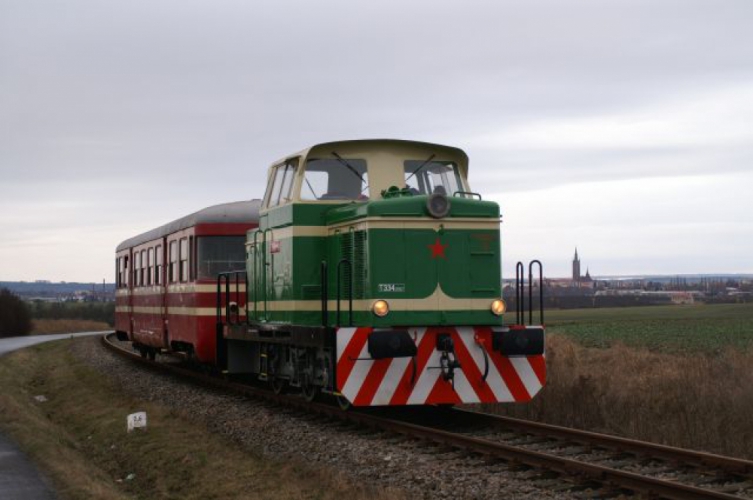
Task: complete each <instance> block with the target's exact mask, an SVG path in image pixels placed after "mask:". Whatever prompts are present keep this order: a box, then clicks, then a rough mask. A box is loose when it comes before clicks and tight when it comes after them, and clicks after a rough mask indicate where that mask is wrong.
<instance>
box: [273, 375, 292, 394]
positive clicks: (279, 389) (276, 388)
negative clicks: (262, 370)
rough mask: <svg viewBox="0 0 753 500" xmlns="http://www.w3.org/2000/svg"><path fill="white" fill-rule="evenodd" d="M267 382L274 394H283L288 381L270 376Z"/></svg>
mask: <svg viewBox="0 0 753 500" xmlns="http://www.w3.org/2000/svg"><path fill="white" fill-rule="evenodd" d="M269 384H270V385H271V386H272V392H274V393H275V394H284V393H285V391H286V390H287V388H288V381H287V380H285V379H284V378H280V377H274V378H272V380H271V381H270V382H269Z"/></svg>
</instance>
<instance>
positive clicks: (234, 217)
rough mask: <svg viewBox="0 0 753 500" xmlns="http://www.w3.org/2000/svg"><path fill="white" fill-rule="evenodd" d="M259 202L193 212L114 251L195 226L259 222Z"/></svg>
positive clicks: (131, 239) (226, 204)
mask: <svg viewBox="0 0 753 500" xmlns="http://www.w3.org/2000/svg"><path fill="white" fill-rule="evenodd" d="M260 205H261V200H247V201H235V202H232V203H222V204H221V205H213V206H211V207H207V208H204V209H201V210H199V211H198V212H194V213H192V214H190V215H186V216H185V217H181V218H180V219H176V220H174V221H172V222H168V223H167V224H165V225H163V226H160V227H158V228H155V229H152V230H150V231H147V232H145V233H141V234H139V235H138V236H134V237H133V238H128V239H127V240H125V241H123V242H122V243H121V244H120V245H118V247H117V249H116V251H117V252H119V251H121V250H125V249H126V248H131V247H134V246H137V245H140V244H142V243H146V242H148V241H152V240H156V239H158V238H162V237H164V236H167V235H169V234H172V233H174V232H176V231H180V230H182V229H186V228H189V227H192V226H195V225H197V224H212V223H215V224H217V223H219V224H242V223H251V222H258V221H259V206H260Z"/></svg>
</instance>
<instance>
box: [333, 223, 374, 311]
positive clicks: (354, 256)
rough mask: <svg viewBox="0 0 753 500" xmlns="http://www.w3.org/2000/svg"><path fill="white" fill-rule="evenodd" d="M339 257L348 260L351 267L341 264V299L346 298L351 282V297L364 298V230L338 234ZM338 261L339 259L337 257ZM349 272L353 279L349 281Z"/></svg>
mask: <svg viewBox="0 0 753 500" xmlns="http://www.w3.org/2000/svg"><path fill="white" fill-rule="evenodd" d="M340 259H347V260H348V261H350V263H351V266H352V269H351V268H349V266H347V265H342V266H341V271H340V290H341V292H340V293H341V297H342V298H343V299H347V298H348V294H349V293H350V284H351V282H352V283H353V299H354V300H357V299H362V298H364V290H365V287H366V278H367V276H366V231H350V232H347V233H344V234H342V235H341V236H340ZM338 262H339V259H338ZM351 272H352V273H353V280H352V281H351V276H350V275H351Z"/></svg>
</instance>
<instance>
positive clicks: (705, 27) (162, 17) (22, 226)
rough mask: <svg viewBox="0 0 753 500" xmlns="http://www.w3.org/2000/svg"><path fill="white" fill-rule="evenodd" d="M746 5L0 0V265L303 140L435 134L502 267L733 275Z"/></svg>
mask: <svg viewBox="0 0 753 500" xmlns="http://www.w3.org/2000/svg"><path fill="white" fill-rule="evenodd" d="M751 26H753V2H751V0H739V1H735V0H709V1H698V0H677V1H660V0H649V1H639V0H630V1H609V0H593V1H564V0H548V1H531V0H528V1H525V2H522V1H521V2H510V1H500V0H496V1H488V2H476V1H468V0H466V1H463V2H460V1H458V2H439V1H436V0H432V1H408V0H401V1H399V2H398V1H391V0H390V1H384V0H381V1H379V2H358V1H353V0H350V1H342V2H332V1H319V2H306V1H300V2H295V1H276V2H247V1H213V2H208V1H202V2H197V1H185V0H181V1H154V0H149V1H139V0H129V1H128V2H102V1H79V0H71V1H68V2H59V1H44V0H39V1H37V0H0V281H2V280H35V279H50V280H54V281H59V280H65V281H98V282H101V280H102V279H107V281H108V282H111V281H112V280H113V273H114V264H113V260H114V249H115V246H116V245H117V244H118V243H119V242H120V241H122V240H124V239H126V238H128V237H130V236H133V235H135V234H137V233H139V232H142V231H145V230H147V229H151V228H153V227H156V226H158V225H161V224H163V223H165V222H168V221H170V220H172V219H175V218H177V217H180V216H182V215H185V214H187V213H190V212H193V211H195V210H198V209H200V208H203V207H205V206H208V205H213V204H216V203H223V202H227V201H235V200H241V199H250V198H257V197H261V196H262V194H263V189H264V182H263V180H264V177H265V169H266V167H267V166H268V165H269V164H270V163H271V162H272V161H273V160H275V159H277V158H279V157H281V156H284V155H285V154H288V153H291V152H293V151H297V150H300V149H303V148H305V147H308V146H310V145H312V144H314V143H317V142H322V141H330V140H340V139H358V138H374V137H378V138H381V137H389V138H400V139H415V140H425V141H431V142H439V143H446V144H449V145H454V146H458V147H461V148H463V149H464V150H465V151H466V152H467V153H468V155H469V156H470V159H471V164H470V182H471V186H472V187H473V189H474V190H476V191H479V192H481V193H482V194H483V196H484V198H486V199H493V200H495V201H498V202H499V203H500V205H501V207H502V212H503V214H504V223H503V225H502V231H503V236H502V238H503V261H504V266H503V267H504V271H505V274H506V275H507V276H509V273H510V271H511V270H512V269H514V263H515V262H516V261H517V260H523V259H524V260H530V259H532V258H539V259H541V260H542V261H543V262H544V265H545V270H546V274H547V275H550V276H567V275H568V274H569V272H570V259H571V258H572V254H573V250H574V248H575V247H576V246H577V247H578V250H579V253H580V255H581V258H582V262H583V264H582V265H583V267H584V271H585V268H586V267H588V268H589V269H590V271H591V273H592V274H594V275H614V274H645V273H660V274H676V273H696V272H699V273H723V272H753V217H752V214H753V196H751V192H752V191H753V188H752V186H753V29H752V28H751Z"/></svg>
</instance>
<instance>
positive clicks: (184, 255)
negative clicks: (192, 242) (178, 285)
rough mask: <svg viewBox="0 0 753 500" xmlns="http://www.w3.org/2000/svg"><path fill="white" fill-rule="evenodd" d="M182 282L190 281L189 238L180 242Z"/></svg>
mask: <svg viewBox="0 0 753 500" xmlns="http://www.w3.org/2000/svg"><path fill="white" fill-rule="evenodd" d="M180 281H181V282H183V281H188V238H181V240H180Z"/></svg>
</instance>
